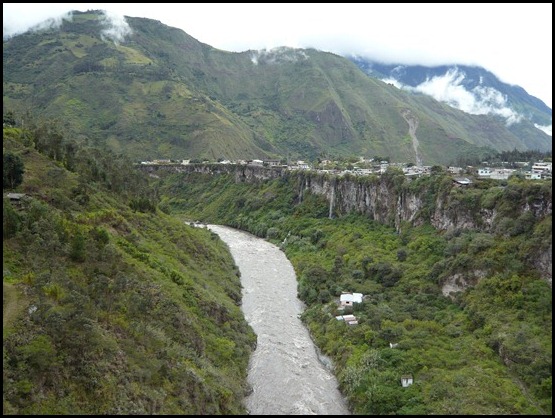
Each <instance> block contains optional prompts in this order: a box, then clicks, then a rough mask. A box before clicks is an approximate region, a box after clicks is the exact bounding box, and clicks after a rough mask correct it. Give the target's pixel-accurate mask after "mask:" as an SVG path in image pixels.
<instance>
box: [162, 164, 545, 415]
mask: <svg viewBox="0 0 555 418" xmlns="http://www.w3.org/2000/svg"><path fill="white" fill-rule="evenodd" d="M403 179H404V177H403V176H396V175H395V174H390V180H388V181H390V184H391V187H392V189H391V190H390V193H394V192H395V190H397V191H403V190H405V191H407V190H408V191H412V192H420V193H422V195H424V196H429V197H428V199H427V200H426V199H424V200H423V209H422V210H421V213H420V215H421V217H422V218H420V219H426V216H429V211H430V210H432V209H433V208H432V205H433V204H434V202H436V199H437V198H438V197H441V196H444V197H445V196H447V197H448V198H449V200H448V202H451V204H452V205H453V214H455V213H456V214H463V213H465V212H467V213H469V214H470V215H469V216H471V217H474V218H475V219H477V220H479V218H480V216H483V215H479V214H480V213H482V210H484V209H489V210H492V209H495V210H496V211H498V212H499V217H498V218H496V219H497V221H496V223H495V225H493V227H492V228H490V229H487V228H486V227H485V226H486V225H485V224H480V223H479V222H477V224H478V225H482V228H476V229H460V228H459V229H451V230H449V231H438V230H435V229H434V228H433V227H431V226H430V225H429V224H426V223H424V224H422V225H420V226H413V225H410V224H403V225H401V227H400V228H399V230H396V229H394V228H392V227H391V226H388V225H383V224H380V223H378V222H376V221H372V220H370V219H368V218H367V217H365V216H363V215H357V214H353V213H351V214H344V215H338V214H337V213H335V212H334V215H335V217H334V218H333V219H330V218H329V213H330V210H329V204H328V202H327V201H326V200H325V199H324V198H323V197H322V196H318V195H313V194H310V193H307V192H306V191H304V192H302V190H303V188H302V187H301V185H302V184H304V182H305V181H306V179H305V180H303V178H302V175H296V174H291V175H288V176H285V177H281V178H279V179H276V180H269V181H254V180H253V181H251V182H248V183H237V182H235V180H234V178H233V177H232V176H229V175H205V174H199V173H190V174H186V175H184V174H179V175H177V174H174V175H169V176H167V177H166V178H162V179H161V180H160V184H159V194H160V196H161V197H162V200H161V202H160V208H161V209H163V210H164V211H166V212H170V213H180V214H182V216H185V217H187V218H191V219H201V220H204V221H206V222H211V223H224V224H227V225H230V226H234V227H238V228H241V229H244V230H248V231H250V232H252V233H254V234H256V235H258V236H260V237H265V238H267V239H269V240H271V241H272V242H274V243H276V244H277V245H280V246H281V248H282V249H283V250H284V251H285V253H286V254H287V256H288V258H289V259H290V260H291V262H292V263H293V265H294V267H295V270H296V273H297V277H298V281H299V284H298V294H299V297H300V298H301V299H302V300H303V301H304V302H305V303H306V304H307V309H306V312H305V313H304V315H303V319H304V321H305V322H306V324H307V325H308V327H309V328H310V331H311V333H312V336H313V338H314V340H315V341H316V343H317V345H318V346H319V347H320V349H321V350H322V351H323V352H324V353H325V354H327V355H329V356H331V357H332V358H333V359H334V361H335V365H336V374H337V376H338V379H339V382H340V387H341V390H342V391H343V393H344V394H345V396H346V397H347V399H348V400H349V403H350V405H351V408H352V410H353V412H354V413H357V414H538V413H539V414H550V413H551V380H552V378H551V350H552V346H551V340H552V335H551V334H552V332H551V320H552V308H551V303H552V293H551V289H550V286H549V284H548V283H547V282H546V281H545V280H544V279H543V278H542V277H541V276H542V273H541V270H539V267H538V265H537V263H536V261H537V259H538V257H539V256H540V255H541V254H551V233H552V229H551V214H550V213H549V214H548V216H546V217H537V218H536V217H534V216H533V215H532V213H531V212H530V211H528V212H523V211H522V209H521V208H522V207H524V206H526V204H528V205H529V204H530V203H531V202H539V201H543V202H546V204H548V203H547V202H551V199H552V197H551V196H552V195H551V184H550V182H549V181H548V182H544V183H537V182H536V183H534V182H525V181H522V180H520V179H512V180H510V181H509V182H508V183H506V184H505V185H504V186H502V187H499V185H498V183H495V184H494V183H491V182H487V181H485V182H479V183H478V184H477V187H475V188H474V189H468V190H464V189H460V188H456V187H454V186H453V185H452V181H451V180H450V178H449V177H448V176H446V175H445V174H444V173H437V174H436V175H434V176H429V177H427V178H422V179H420V180H418V181H412V182H405V181H404V180H403ZM352 181H362V180H352ZM368 181H372V180H371V179H370V180H368ZM383 209H384V210H388V208H383ZM428 219H429V218H428ZM450 285H456V286H458V288H459V290H460V291H459V292H456V293H452V294H451V295H450V296H444V293H443V292H445V293H447V292H448V291H449V286H450ZM342 291H354V292H361V293H363V294H364V295H366V296H365V298H364V302H363V303H362V304H361V305H355V307H354V310H353V311H352V312H345V313H353V314H355V315H356V316H357V318H358V322H359V324H358V325H356V326H348V325H346V324H345V323H344V322H341V321H337V320H336V319H335V316H336V315H338V314H340V311H339V310H338V303H337V301H338V297H339V295H340V293H341V292H342ZM390 344H392V345H395V344H396V345H395V346H394V347H392V346H391V345H390ZM406 374H411V375H412V376H413V377H414V382H415V383H414V384H413V385H412V386H410V387H408V388H402V387H401V384H400V378H401V376H402V375H406Z"/></svg>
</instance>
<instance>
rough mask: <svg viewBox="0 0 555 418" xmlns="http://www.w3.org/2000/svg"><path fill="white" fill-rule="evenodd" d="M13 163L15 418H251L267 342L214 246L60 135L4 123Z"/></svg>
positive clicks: (140, 179) (128, 170)
mask: <svg viewBox="0 0 555 418" xmlns="http://www.w3.org/2000/svg"><path fill="white" fill-rule="evenodd" d="M6 122H7V123H6ZM3 161H4V183H3V191H4V199H3V263H2V264H3V353H4V354H3V371H4V372H3V412H4V414H29V415H35V414H37V415H38V414H68V415H74V414H75V415H80V414H95V415H96V414H187V415H189V414H241V413H245V409H244V407H243V405H242V400H243V397H244V395H245V393H246V391H247V390H248V388H247V384H246V368H247V363H248V359H249V355H250V353H251V350H252V348H253V346H254V345H255V341H256V338H255V336H254V334H253V332H252V330H251V329H250V327H249V326H248V325H247V323H246V322H245V320H244V318H243V315H242V312H241V311H240V308H239V305H240V303H241V286H240V281H239V272H238V270H237V267H236V266H235V265H234V263H233V260H232V258H231V256H230V254H229V252H228V251H227V249H226V248H225V247H224V245H223V244H222V242H221V241H220V240H219V239H218V238H217V236H216V235H215V234H212V233H210V232H209V231H207V230H204V229H198V228H197V229H195V228H191V227H188V226H186V225H184V224H183V223H182V222H180V221H178V220H176V219H175V218H172V217H171V216H168V215H166V214H164V213H162V212H160V211H158V210H157V209H156V204H157V197H156V196H155V195H154V194H152V193H151V192H149V186H148V182H147V180H146V177H145V176H144V175H143V174H142V173H139V172H137V171H135V169H134V168H133V166H132V165H131V164H130V163H129V162H128V161H126V159H125V158H123V157H121V156H118V155H115V154H112V153H109V152H107V151H102V150H99V149H96V148H93V147H88V146H86V145H83V146H81V145H78V144H77V143H76V142H74V141H72V140H71V139H69V138H67V137H65V136H64V135H63V134H62V130H61V129H60V128H59V127H58V126H57V125H56V124H51V123H50V124H43V125H39V126H35V127H33V128H32V129H28V130H23V129H21V128H19V127H14V126H13V120H11V119H10V118H8V121H6V118H5V119H4V130H3ZM8 192H9V193H11V194H10V195H9V197H6V196H8V195H7V193H8Z"/></svg>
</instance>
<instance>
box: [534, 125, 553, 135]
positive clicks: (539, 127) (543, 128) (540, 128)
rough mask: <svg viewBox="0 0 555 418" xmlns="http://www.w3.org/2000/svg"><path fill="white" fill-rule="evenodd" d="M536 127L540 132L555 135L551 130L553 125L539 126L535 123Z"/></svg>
mask: <svg viewBox="0 0 555 418" xmlns="http://www.w3.org/2000/svg"><path fill="white" fill-rule="evenodd" d="M534 126H535V127H536V128H538V129H539V130H541V131H544V132H545V133H546V134H547V135H549V136H553V135H552V130H551V127H552V126H553V125H549V126H542V125H538V124H537V123H534Z"/></svg>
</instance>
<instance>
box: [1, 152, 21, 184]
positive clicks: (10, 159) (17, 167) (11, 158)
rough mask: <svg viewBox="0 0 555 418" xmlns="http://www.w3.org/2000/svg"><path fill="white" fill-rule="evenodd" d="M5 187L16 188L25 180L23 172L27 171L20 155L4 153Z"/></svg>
mask: <svg viewBox="0 0 555 418" xmlns="http://www.w3.org/2000/svg"><path fill="white" fill-rule="evenodd" d="M3 157H4V158H3V164H4V167H3V171H4V180H3V183H2V184H3V186H2V188H3V189H15V188H16V187H17V186H19V185H20V184H21V183H22V182H23V173H25V165H24V164H23V160H22V159H21V157H20V156H19V155H15V154H12V153H11V152H8V153H6V154H3Z"/></svg>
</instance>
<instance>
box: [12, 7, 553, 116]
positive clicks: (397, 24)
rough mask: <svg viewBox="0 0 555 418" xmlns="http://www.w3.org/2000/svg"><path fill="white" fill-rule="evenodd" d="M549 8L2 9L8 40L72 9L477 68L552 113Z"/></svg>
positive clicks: (248, 39)
mask: <svg viewBox="0 0 555 418" xmlns="http://www.w3.org/2000/svg"><path fill="white" fill-rule="evenodd" d="M552 6H553V5H552V3H532V4H527V3H517V4H507V3H503V4H501V5H499V4H493V3H485V4H480V3H455V4H430V3H423V4H403V3H401V4H399V3H389V4H387V3H384V4H376V3H372V4H370V3H369V4H358V3H342V4H338V3H335V4H333V3H332V4H327V3H326V4H310V3H300V4H299V3H258V4H248V3H231V4H228V3H198V4H197V3H183V4H172V3H146V4H140V3H131V4H124V3H47V4H40V3H3V6H2V9H3V34H4V36H10V35H13V34H16V33H21V32H23V31H25V30H27V29H28V28H29V27H31V26H33V25H36V24H38V23H40V22H42V21H44V20H45V19H47V18H55V17H60V16H61V15H63V14H64V13H67V12H68V11H70V10H79V11H86V10H91V9H95V10H96V9H101V10H106V11H108V12H110V13H112V14H116V15H120V16H122V15H125V16H133V17H147V18H151V19H156V20H159V21H161V22H162V23H164V24H166V25H168V26H173V27H177V28H180V29H182V30H184V31H185V32H187V33H188V34H189V35H191V36H193V37H194V38H196V39H197V40H199V41H201V42H203V43H206V44H209V45H211V46H213V47H215V48H219V49H222V50H226V51H234V52H240V51H245V50H249V49H271V48H274V47H278V46H290V47H295V48H309V47H310V48H316V49H319V50H323V51H329V52H334V53H337V54H340V55H351V54H353V55H359V56H361V57H365V58H370V59H373V60H377V61H381V62H384V63H400V64H420V65H445V64H464V65H477V66H481V67H483V68H485V69H487V70H489V71H491V72H492V73H494V74H495V75H496V76H497V77H498V78H499V79H500V80H501V81H503V82H506V83H509V84H516V85H519V86H521V87H522V88H524V89H525V90H526V91H527V92H528V93H529V94H531V95H533V96H535V97H537V98H539V99H541V100H542V101H543V102H544V103H545V104H547V105H548V106H549V107H551V106H552V78H553V77H552V31H553V30H552V27H553V26H552Z"/></svg>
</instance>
